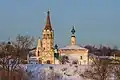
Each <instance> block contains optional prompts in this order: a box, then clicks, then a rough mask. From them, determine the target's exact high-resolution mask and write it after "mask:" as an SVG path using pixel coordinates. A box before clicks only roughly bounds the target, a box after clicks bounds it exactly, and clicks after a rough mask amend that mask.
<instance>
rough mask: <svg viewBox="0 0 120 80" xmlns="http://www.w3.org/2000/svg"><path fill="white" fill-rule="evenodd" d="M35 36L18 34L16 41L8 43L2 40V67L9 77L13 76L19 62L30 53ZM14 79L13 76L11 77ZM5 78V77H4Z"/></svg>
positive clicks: (0, 53) (0, 62)
mask: <svg viewBox="0 0 120 80" xmlns="http://www.w3.org/2000/svg"><path fill="white" fill-rule="evenodd" d="M32 41H33V38H31V37H30V36H20V35H18V36H17V38H16V41H11V42H8V43H5V42H2V43H1V45H0V67H1V68H2V69H3V70H4V71H7V72H8V74H7V75H8V77H10V76H12V72H14V71H15V70H16V69H17V68H18V66H19V64H21V63H22V61H24V60H25V58H24V57H26V56H27V54H28V53H29V50H30V47H31V45H32ZM3 78H4V73H3ZM9 79H10V80H12V77H10V78H9ZM3 80H4V79H3Z"/></svg>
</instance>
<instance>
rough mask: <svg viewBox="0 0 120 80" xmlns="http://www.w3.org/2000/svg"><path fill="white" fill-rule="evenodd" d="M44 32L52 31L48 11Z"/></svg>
mask: <svg viewBox="0 0 120 80" xmlns="http://www.w3.org/2000/svg"><path fill="white" fill-rule="evenodd" d="M44 29H45V30H52V26H51V21H50V11H49V10H48V12H47V20H46V25H45V28H44Z"/></svg>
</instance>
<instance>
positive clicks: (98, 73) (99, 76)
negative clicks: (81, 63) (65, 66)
mask: <svg viewBox="0 0 120 80" xmlns="http://www.w3.org/2000/svg"><path fill="white" fill-rule="evenodd" d="M92 61H93V63H92V65H91V66H89V68H88V69H87V70H86V71H85V72H84V74H83V75H82V76H83V77H84V78H88V79H92V80H107V79H108V78H109V77H110V71H111V65H110V60H108V59H100V58H92Z"/></svg>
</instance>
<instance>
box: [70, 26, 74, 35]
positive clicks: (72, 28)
mask: <svg viewBox="0 0 120 80" xmlns="http://www.w3.org/2000/svg"><path fill="white" fill-rule="evenodd" d="M71 32H72V34H75V29H74V26H73V28H72V30H71Z"/></svg>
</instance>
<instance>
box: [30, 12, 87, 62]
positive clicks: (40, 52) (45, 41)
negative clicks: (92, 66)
mask: <svg viewBox="0 0 120 80" xmlns="http://www.w3.org/2000/svg"><path fill="white" fill-rule="evenodd" d="M71 32H72V36H71V44H70V45H68V46H66V47H64V48H60V49H58V48H57V45H55V48H54V30H53V29H52V25H51V21H50V11H48V12H47V19H46V25H45V27H44V29H43V31H42V39H41V40H40V38H39V39H38V41H37V47H36V49H35V50H34V51H35V52H34V53H35V55H34V56H33V57H30V58H29V63H33V64H34V63H36V64H37V63H40V64H60V62H59V58H58V57H59V56H61V55H62V54H66V55H68V56H71V57H73V58H75V59H77V60H78V61H79V64H87V63H88V50H87V49H85V48H82V47H80V46H78V45H77V44H76V36H75V29H74V27H73V29H72V30H71ZM58 52H59V54H58Z"/></svg>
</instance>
